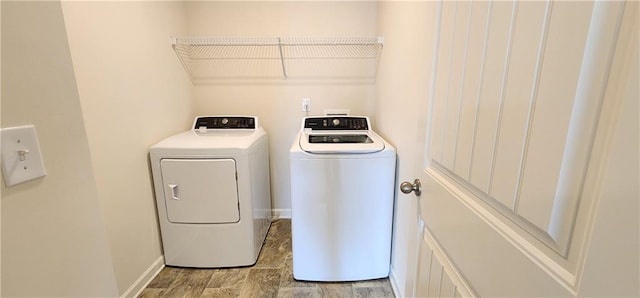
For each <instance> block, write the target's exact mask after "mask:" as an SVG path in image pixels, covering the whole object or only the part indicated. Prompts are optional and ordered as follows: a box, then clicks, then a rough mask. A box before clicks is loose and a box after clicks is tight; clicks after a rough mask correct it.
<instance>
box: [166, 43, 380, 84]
mask: <svg viewBox="0 0 640 298" xmlns="http://www.w3.org/2000/svg"><path fill="white" fill-rule="evenodd" d="M172 46H173V49H174V50H175V52H176V54H177V55H178V58H179V59H180V61H181V62H182V64H183V66H184V68H185V70H186V71H187V73H188V75H189V77H190V78H191V81H192V82H193V83H194V84H207V83H220V82H224V81H252V80H271V81H282V80H283V79H286V80H287V81H336V80H337V81H362V82H374V81H375V77H376V74H377V68H378V61H379V58H380V54H381V52H382V47H383V39H382V37H247V38H242V37H174V38H172Z"/></svg>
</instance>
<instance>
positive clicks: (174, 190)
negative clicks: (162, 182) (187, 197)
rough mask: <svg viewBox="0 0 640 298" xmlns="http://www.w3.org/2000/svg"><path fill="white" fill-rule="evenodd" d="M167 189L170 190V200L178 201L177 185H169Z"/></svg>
mask: <svg viewBox="0 0 640 298" xmlns="http://www.w3.org/2000/svg"><path fill="white" fill-rule="evenodd" d="M168 186H169V188H170V189H171V198H172V199H174V200H180V197H179V192H178V185H177V184H169V185H168Z"/></svg>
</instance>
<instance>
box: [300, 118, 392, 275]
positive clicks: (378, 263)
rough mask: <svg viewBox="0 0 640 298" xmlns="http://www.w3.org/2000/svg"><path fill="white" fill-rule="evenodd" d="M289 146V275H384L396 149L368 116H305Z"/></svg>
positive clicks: (388, 241)
mask: <svg viewBox="0 0 640 298" xmlns="http://www.w3.org/2000/svg"><path fill="white" fill-rule="evenodd" d="M302 125H303V126H302V129H301V131H300V133H299V134H298V135H297V137H296V139H295V141H294V143H293V146H292V147H291V151H290V162H291V230H292V244H293V276H294V278H295V279H298V280H309V281H355V280H367V279H376V278H383V277H387V276H388V275H389V266H390V261H391V231H392V220H393V201H394V194H395V192H394V185H395V172H396V151H395V149H394V148H393V146H391V145H390V144H389V143H387V142H386V141H385V140H383V139H382V138H381V137H380V136H378V135H377V134H376V133H375V132H373V131H372V130H371V124H370V123H369V119H368V118H367V117H353V116H345V117H306V118H304V119H303V122H302Z"/></svg>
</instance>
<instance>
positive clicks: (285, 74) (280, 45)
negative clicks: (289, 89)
mask: <svg viewBox="0 0 640 298" xmlns="http://www.w3.org/2000/svg"><path fill="white" fill-rule="evenodd" d="M278 50H280V64H282V75H283V76H284V78H285V79H286V78H287V69H286V68H285V66H284V55H283V54H282V38H281V37H278Z"/></svg>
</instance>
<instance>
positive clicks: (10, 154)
mask: <svg viewBox="0 0 640 298" xmlns="http://www.w3.org/2000/svg"><path fill="white" fill-rule="evenodd" d="M0 133H1V135H0V137H1V138H2V140H0V145H2V153H1V155H2V174H3V176H4V182H5V183H6V185H7V186H13V185H16V184H19V183H22V182H26V181H31V180H34V179H37V178H40V177H44V176H45V175H46V173H45V170H44V163H43V162H42V155H41V154H40V146H39V145H38V136H37V135H36V128H35V126H33V125H27V126H19V127H9V128H3V129H2V130H0Z"/></svg>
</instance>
